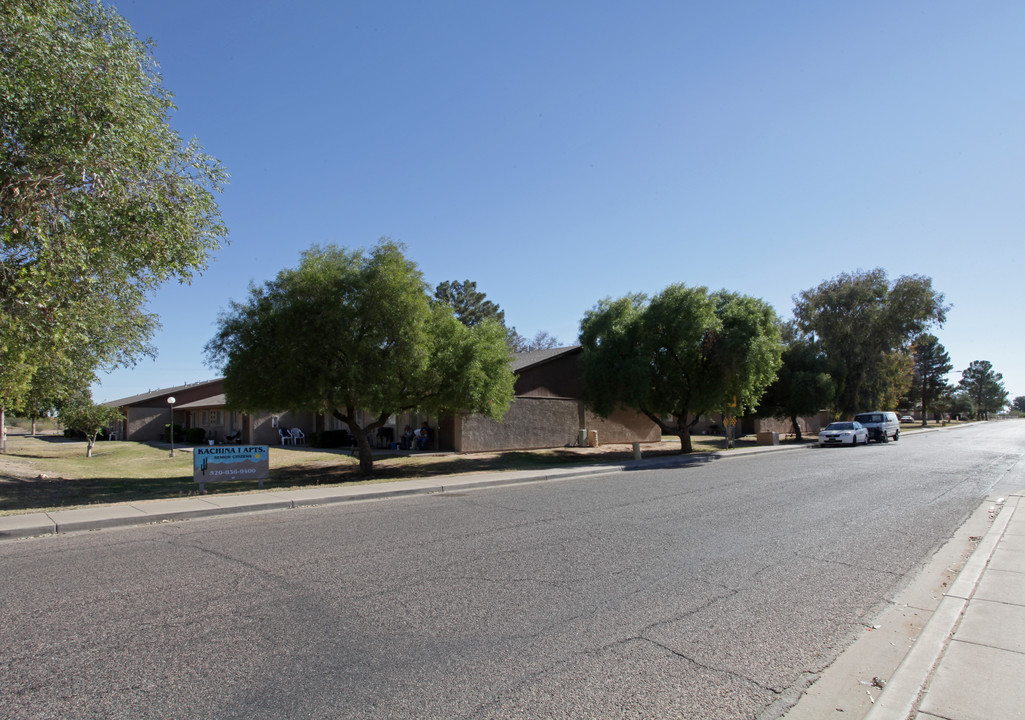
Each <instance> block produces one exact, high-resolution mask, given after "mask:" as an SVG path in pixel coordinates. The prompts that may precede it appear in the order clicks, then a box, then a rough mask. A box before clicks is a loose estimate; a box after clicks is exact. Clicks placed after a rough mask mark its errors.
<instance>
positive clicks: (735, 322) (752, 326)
mask: <svg viewBox="0 0 1025 720" xmlns="http://www.w3.org/2000/svg"><path fill="white" fill-rule="evenodd" d="M580 343H581V345H582V346H583V368H584V392H585V396H586V400H587V402H588V404H589V405H590V406H591V407H592V408H593V409H594V410H595V411H596V412H597V413H599V414H600V415H604V416H608V415H609V414H611V413H612V412H613V411H614V410H615V409H616V408H618V407H626V408H633V409H636V410H638V411H640V412H642V413H644V414H645V415H646V416H647V417H649V418H650V419H651V420H652V421H653V422H654V423H656V424H657V425H658V426H659V427H660V428H661V429H662V431H663V433H666V434H671V433H675V434H677V435H679V437H680V451H681V452H690V451H691V450H692V445H691V439H690V431H691V429H692V428H693V427H694V425H695V424H696V423H697V422H698V420H699V416H701V415H702V414H707V413H713V412H727V411H729V410H731V409H733V411H734V412H736V413H738V414H740V413H742V412H743V410H744V408H753V407H754V406H756V405H757V404H758V400H759V398H760V397H761V395H762V392H763V391H764V389H765V388H766V386H768V385H769V383H770V382H772V380H773V379H774V378H775V376H776V371H777V369H778V368H779V365H780V354H781V352H782V343H781V341H780V327H779V320H778V319H777V317H776V313H775V312H774V311H773V309H772V307H771V306H769V305H768V304H767V303H765V302H763V301H761V300H758V299H755V298H751V297H747V296H744V295H738V294H736V293H731V292H727V291H725V290H721V291H718V292H714V293H709V292H708V289H707V288H704V287H687V286H685V285H683V284H676V285H670V286H669V287H667V288H666V289H665V290H663V291H662V292H661V293H659V294H658V295H656V296H655V297H654V298H652V299H651V300H650V301H649V299H648V298H647V297H645V296H644V295H628V296H626V297H622V298H619V299H618V300H612V299H606V300H602V301H600V302H599V303H598V304H597V305H596V306H595V307H594V308H593V309H592V310H590V311H589V312H588V313H587V314H586V315H585V316H584V319H583V320H582V322H581V325H580ZM667 418H672V420H673V422H672V423H670V422H667Z"/></svg>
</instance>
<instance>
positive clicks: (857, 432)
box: [819, 421, 868, 447]
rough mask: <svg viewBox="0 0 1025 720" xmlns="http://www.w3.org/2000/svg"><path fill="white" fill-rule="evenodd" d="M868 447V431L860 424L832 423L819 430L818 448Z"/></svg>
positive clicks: (847, 422)
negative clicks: (829, 446)
mask: <svg viewBox="0 0 1025 720" xmlns="http://www.w3.org/2000/svg"><path fill="white" fill-rule="evenodd" d="M826 445H868V430H867V429H866V428H865V426H864V425H862V424H861V423H860V422H851V421H846V422H833V423H829V425H826V427H824V428H822V429H821V430H819V447H824V446H826Z"/></svg>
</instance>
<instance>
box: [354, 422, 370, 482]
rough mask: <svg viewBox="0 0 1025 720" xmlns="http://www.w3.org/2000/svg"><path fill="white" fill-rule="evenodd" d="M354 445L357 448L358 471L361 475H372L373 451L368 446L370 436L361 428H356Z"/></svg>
mask: <svg viewBox="0 0 1025 720" xmlns="http://www.w3.org/2000/svg"><path fill="white" fill-rule="evenodd" d="M356 447H357V448H359V472H360V474H361V475H372V474H373V472H374V452H373V449H372V448H371V447H370V438H368V437H367V434H366V432H365V431H364V430H363V429H362V428H358V429H357V430H356Z"/></svg>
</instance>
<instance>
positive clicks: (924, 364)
mask: <svg viewBox="0 0 1025 720" xmlns="http://www.w3.org/2000/svg"><path fill="white" fill-rule="evenodd" d="M912 354H913V358H914V377H913V379H912V382H911V388H910V389H909V390H908V395H907V399H908V401H909V404H910V405H911V406H912V407H913V406H914V405H918V404H920V405H921V406H922V425H923V426H924V425H928V424H929V410H930V409H932V410H938V408H937V407H936V403H938V402H940V400H941V398H942V397H943V395H944V393H945V392H947V389H948V383H947V374H948V373H949V372H950V371H951V370H953V369H954V365H953V363H951V362H950V354H949V353H948V352H947V349H946V348H945V347H943V344H942V343H941V342H940V341H939V338H937V337H936V336H935V335H931V334H926V335H923V336H922V337H920V338H918V340H916V341H915V345H914V349H913V353H912Z"/></svg>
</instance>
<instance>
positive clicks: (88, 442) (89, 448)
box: [85, 435, 96, 458]
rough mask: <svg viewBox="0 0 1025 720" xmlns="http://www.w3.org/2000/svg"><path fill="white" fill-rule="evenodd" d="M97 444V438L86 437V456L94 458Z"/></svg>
mask: <svg viewBox="0 0 1025 720" xmlns="http://www.w3.org/2000/svg"><path fill="white" fill-rule="evenodd" d="M95 444H96V436H95V435H93V436H92V437H88V436H87V437H86V439H85V456H86V457H87V458H91V457H92V456H93V445H95Z"/></svg>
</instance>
